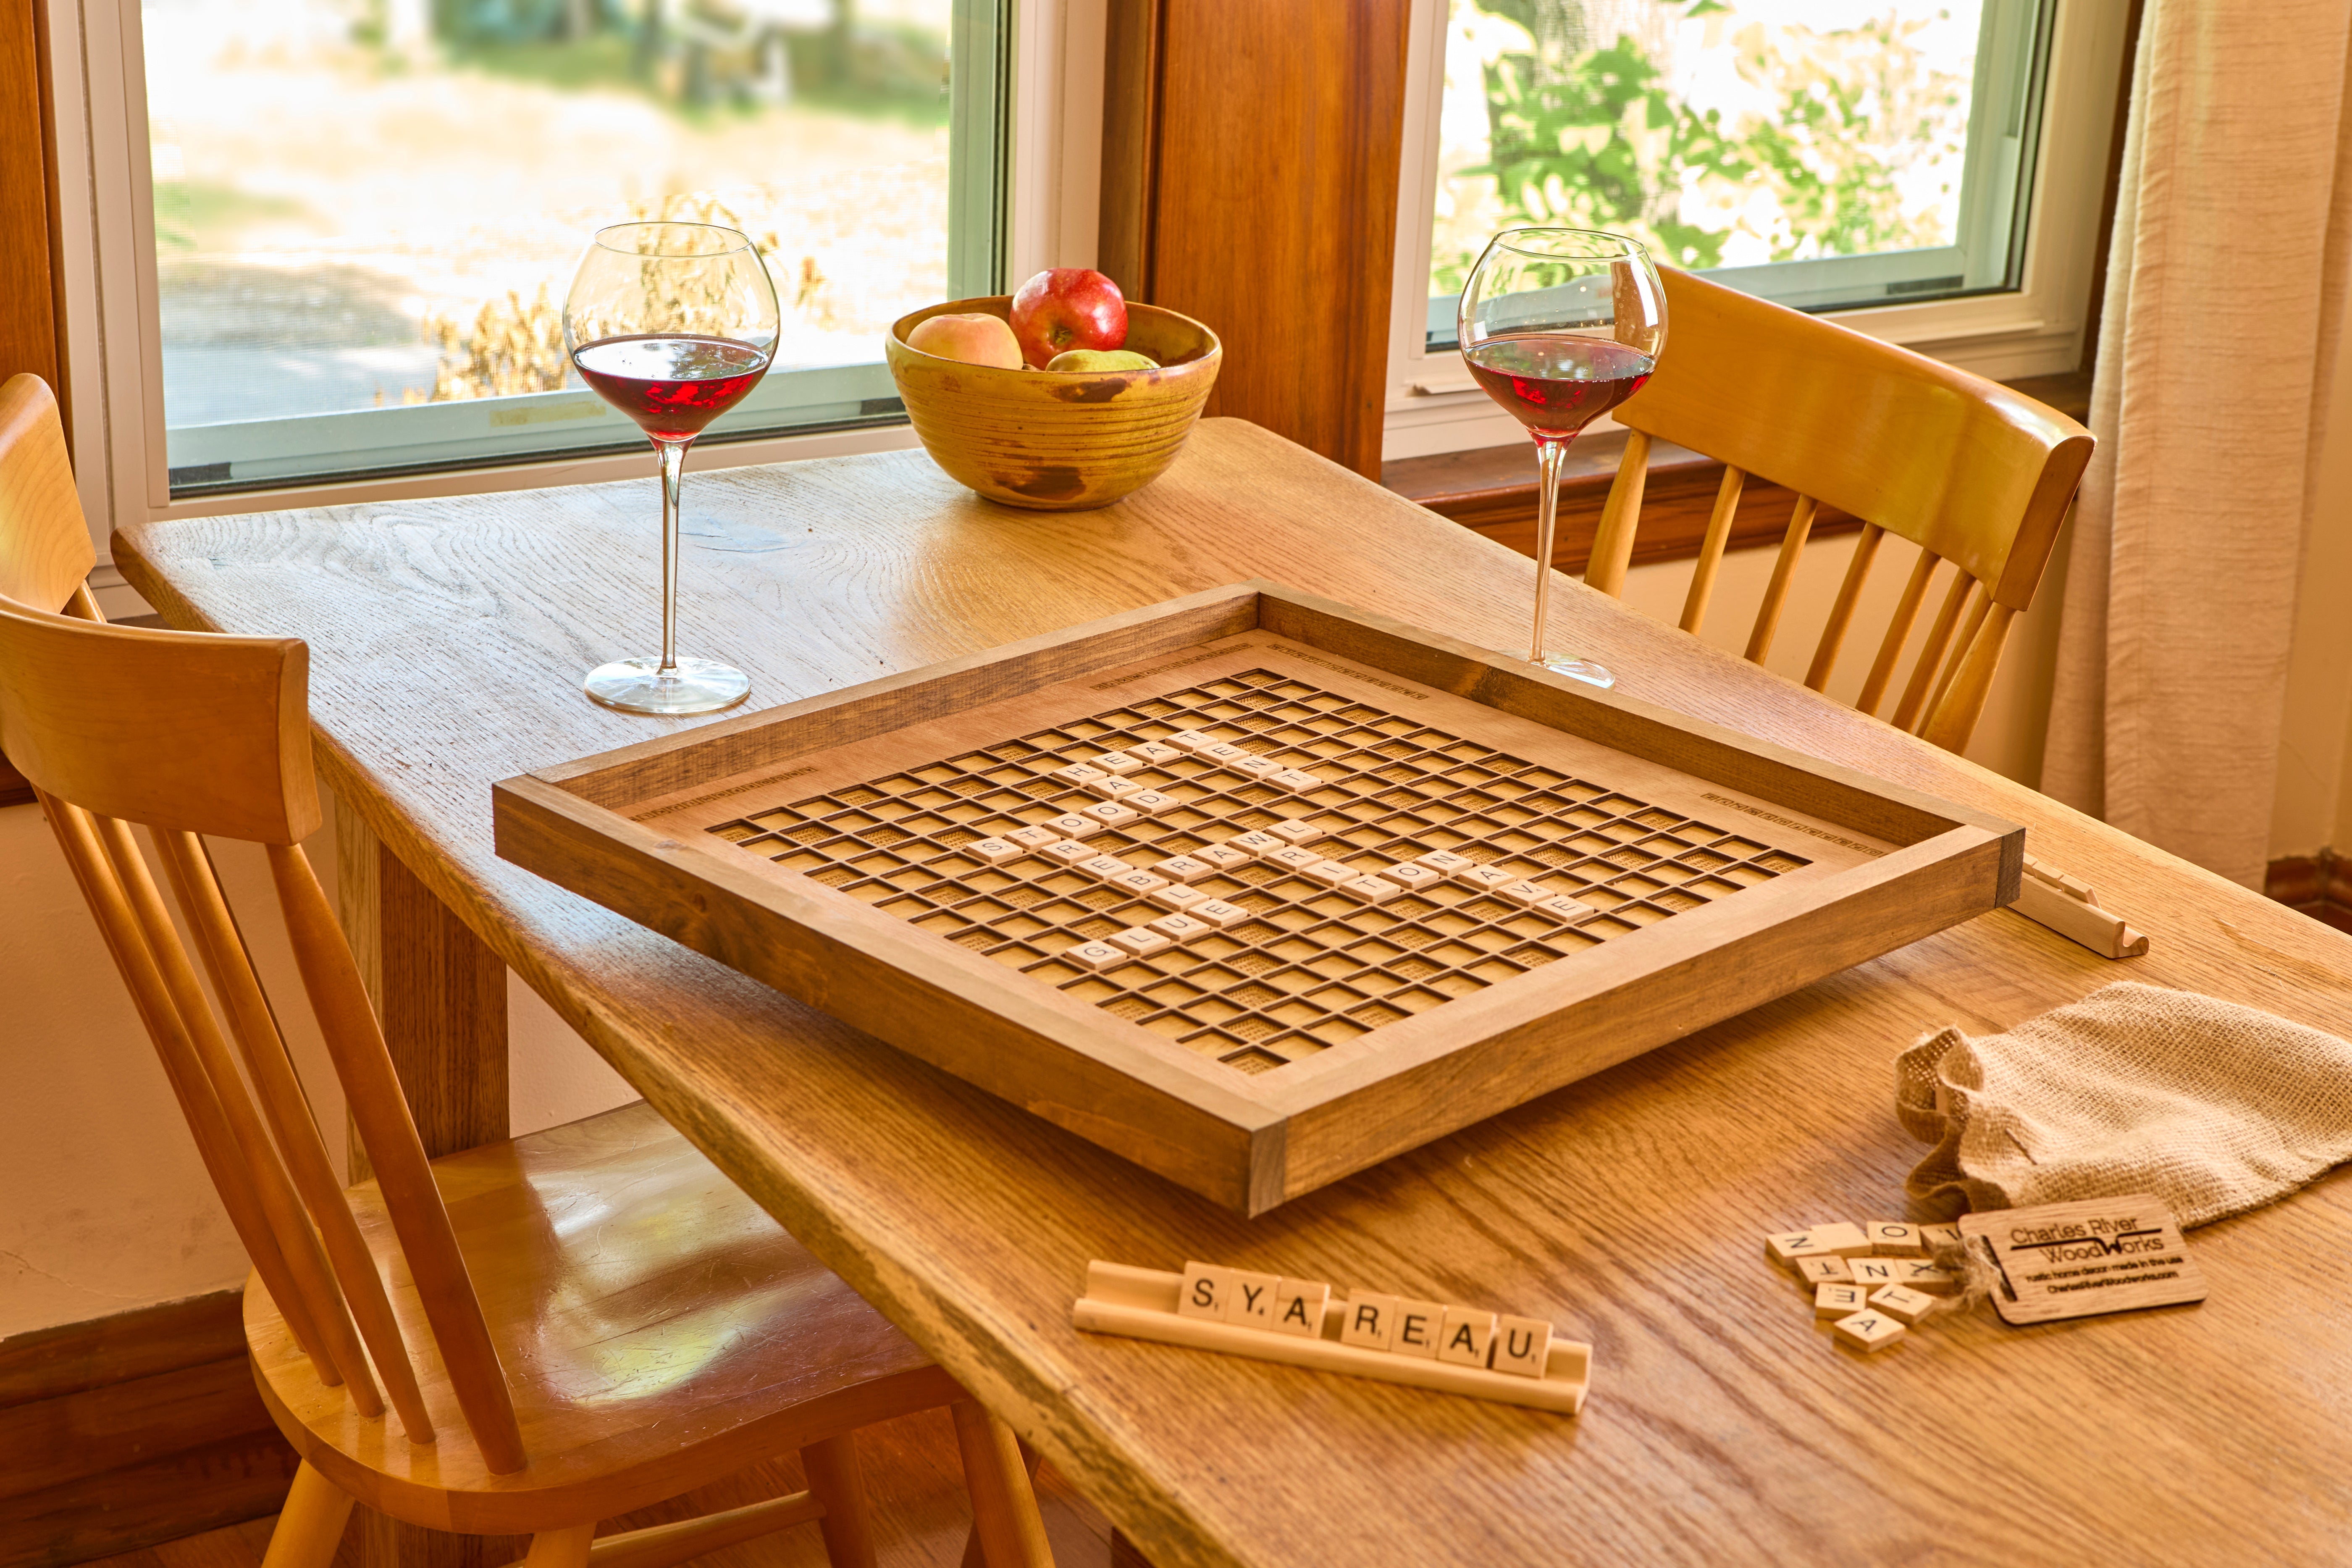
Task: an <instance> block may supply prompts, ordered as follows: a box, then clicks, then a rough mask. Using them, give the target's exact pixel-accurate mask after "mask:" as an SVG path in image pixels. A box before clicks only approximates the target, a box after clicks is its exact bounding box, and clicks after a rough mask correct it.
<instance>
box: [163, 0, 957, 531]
mask: <svg viewBox="0 0 2352 1568" xmlns="http://www.w3.org/2000/svg"><path fill="white" fill-rule="evenodd" d="M975 4H985V0H142V4H141V20H142V28H143V33H144V50H145V58H146V67H147V69H146V79H147V102H148V119H149V127H150V150H151V155H152V178H153V188H154V222H155V250H156V281H157V293H158V300H159V304H160V314H161V318H162V320H161V328H162V333H161V336H162V344H163V404H164V424H165V428H166V439H167V442H168V445H169V449H170V453H171V457H170V461H171V465H172V468H173V470H174V472H173V480H174V489H175V492H179V491H182V490H184V489H191V488H202V487H204V486H205V485H207V484H215V485H216V484H219V483H222V482H228V481H236V480H242V479H246V478H247V477H248V476H250V477H254V478H267V477H269V476H270V475H271V474H279V475H299V474H301V473H303V472H304V471H305V464H306V463H308V464H309V465H310V468H324V469H329V470H331V469H333V468H336V466H337V465H339V464H340V465H341V466H342V468H343V469H344V470H345V471H349V470H351V469H352V468H354V467H356V468H366V467H369V466H371V459H370V457H369V452H368V450H367V447H368V446H369V443H371V442H373V441H376V440H378V439H379V438H381V439H382V440H383V441H384V442H386V443H389V446H388V447H387V450H386V452H385V453H384V454H383V463H384V465H385V466H387V467H398V466H430V465H431V464H432V463H433V462H435V461H436V460H437V461H444V462H446V461H449V460H457V461H465V460H492V459H502V460H511V458H512V457H513V456H516V455H530V453H531V452H533V451H534V450H536V449H539V448H541V447H548V446H551V445H554V446H563V445H569V446H571V447H575V448H577V447H582V446H583V444H585V445H589V446H593V445H594V444H595V442H596V441H598V440H603V439H605V438H606V437H605V436H604V434H600V433H601V432H603V426H602V425H601V424H599V425H595V426H590V425H589V423H588V422H589V421H592V420H601V419H602V418H603V416H602V415H601V413H600V412H599V411H598V410H597V409H596V408H595V407H594V406H593V405H594V403H595V400H594V399H593V396H589V395H585V394H583V396H582V398H580V399H577V400H562V401H561V402H559V403H555V404H547V405H546V406H544V407H541V406H540V405H532V406H531V407H530V408H528V409H521V408H518V409H516V410H514V411H513V412H512V413H511V414H510V415H501V414H499V413H498V412H497V411H496V410H490V411H487V412H485V413H482V414H477V415H472V416H466V417H467V418H469V419H470V420H471V421H472V423H470V424H462V423H453V422H452V421H453V420H456V419H457V414H456V412H455V411H454V410H453V411H452V413H451V414H449V415H446V416H444V415H440V414H437V413H436V414H435V415H434V418H433V420H430V421H418V420H410V421H407V422H406V423H405V424H404V425H403V424H400V423H397V422H387V421H384V420H383V419H376V420H373V421H353V420H352V419H348V418H345V419H343V420H341V423H338V424H331V425H322V424H320V423H319V416H352V415H359V414H376V413H380V412H381V411H384V410H402V409H409V410H416V409H424V410H427V411H433V410H436V409H439V408H441V407H444V406H446V405H462V404H474V403H481V402H484V401H485V400H506V399H514V398H519V397H528V396H530V395H543V394H549V393H553V392H557V391H561V390H563V389H566V388H578V387H579V386H580V383H579V382H578V380H577V378H576V377H575V376H574V375H573V374H572V371H571V368H570V365H569V363H568V362H567V360H566V358H565V355H564V353H563V344H562V323H561V311H562V300H563V297H564V293H565V290H566V289H567V287H568V286H569V284H570V281H571V277H572V268H573V266H574V264H575V263H576V261H577V259H578V258H579V255H580V252H581V249H582V247H583V245H584V244H585V243H586V242H587V239H588V237H589V236H590V235H591V234H592V233H593V231H594V230H595V229H596V228H598V227H600V226H604V225H606V224H611V223H617V222H623V221H626V220H628V219H631V218H640V217H650V216H667V217H686V218H698V219H703V220H706V221H711V222H718V223H724V224H728V225H730V226H735V227H739V228H741V229H743V230H744V231H745V232H747V233H749V234H750V235H751V237H753V238H754V239H755V240H756V241H758V243H759V244H760V246H761V249H762V250H763V252H764V253H765V254H766V256H767V258H768V261H769V265H770V268H771V271H772V275H773V277H774V280H775V283H776V290H777V294H778V297H779V299H780V300H781V302H782V307H783V321H784V324H783V335H782V341H781V342H780V343H779V344H778V348H777V353H776V356H775V366H776V368H775V371H774V372H773V373H772V374H771V375H770V376H769V378H768V382H767V383H766V384H763V385H762V386H761V389H760V392H759V393H758V394H755V397H754V400H753V402H749V403H747V404H746V405H743V406H742V407H741V408H740V409H738V410H737V411H736V412H735V413H734V414H732V415H730V416H729V418H728V420H726V421H722V426H725V425H730V424H731V425H733V426H736V431H735V433H737V434H741V433H745V432H746V431H748V430H751V429H753V428H776V429H783V428H789V427H791V426H793V424H794V423H795V422H797V421H798V420H800V418H801V416H802V415H803V414H805V413H806V412H807V411H806V409H801V410H799V411H798V412H795V410H794V409H793V408H792V407H785V406H783V405H784V404H790V403H792V402H793V399H792V397H790V396H788V395H787V393H788V392H789V390H790V388H789V386H788V383H789V381H790V378H791V376H792V374H793V372H795V371H819V370H823V371H828V372H833V373H838V374H835V375H834V377H833V380H832V381H829V382H827V383H825V387H826V388H827V389H828V390H825V391H824V394H823V396H822V398H821V399H820V400H819V405H811V406H815V407H817V412H818V413H819V414H821V415H823V416H825V417H827V418H830V419H832V420H834V421H835V422H839V420H840V419H841V418H842V417H843V415H844V410H847V411H848V415H849V416H858V415H859V413H860V411H861V410H866V411H870V410H869V405H872V404H874V403H876V402H877V400H879V401H883V402H887V397H888V394H889V390H890V389H889V384H888V379H887V374H884V373H882V372H881V371H880V370H879V361H880V357H881V354H880V339H881V336H882V334H883V332H884V331H887V327H888V324H889V322H890V321H892V320H894V319H895V318H896V317H898V316H899V315H901V314H903V313H905V312H906V311H908V310H912V309H915V308H916V307H918V306H920V305H923V304H928V303H930V302H932V301H935V300H940V299H942V298H946V297H947V294H948V286H949V274H950V233H949V229H950V205H951V195H952V191H951V176H952V174H953V171H952V170H951V167H950V165H951V162H952V161H953V160H952V158H951V153H952V152H953V149H952V148H951V146H950V141H951V115H950V72H949V52H950V37H951V36H952V34H953V30H954V26H955V23H956V19H957V16H958V15H959V14H960V13H961V12H963V11H965V10H967V9H969V8H970V7H971V6H973V5H975ZM991 14H992V13H991ZM996 64H997V62H996V61H994V60H988V61H983V62H981V68H983V69H986V68H994V67H995V66H996ZM988 162H989V163H990V164H991V166H992V165H993V163H994V159H993V158H992V157H991V158H990V159H989V160H988ZM853 370H855V371H857V372H859V374H850V372H851V371H853ZM772 390H773V395H771V394H772ZM814 396H816V394H814V393H811V394H807V395H803V396H802V397H801V399H800V401H801V402H802V403H803V404H805V403H808V402H809V399H810V398H811V397H814ZM780 399H781V400H782V402H781V403H780V402H779V400H780ZM762 401H764V402H765V404H766V405H768V406H767V410H766V412H765V413H764V414H762V412H761V408H760V407H759V406H756V405H757V404H759V403H761V402H762ZM541 403H542V404H546V400H545V399H544V398H542V399H541ZM820 405H821V406H820ZM305 421H308V423H304V422H305ZM272 422H276V423H277V424H278V426H279V435H280V436H281V437H282V439H279V440H278V443H277V445H276V446H273V445H272V440H273V437H271V435H270V432H269V430H268V428H266V427H265V426H269V425H270V424H271V423H272ZM624 423H625V422H624ZM428 426H429V429H430V431H431V432H435V433H437V434H432V435H430V436H429V438H425V439H423V441H422V444H421V445H420V444H418V441H417V439H416V438H415V437H414V436H413V432H415V431H420V430H426V429H427V428H428ZM629 434H630V433H629V432H625V431H623V430H620V429H617V428H616V429H614V431H612V432H610V433H609V439H610V441H611V442H613V443H615V444H617V443H620V442H622V441H624V440H625V439H626V438H627V437H628V436H629ZM714 434H715V435H719V436H721V437H723V436H724V435H726V434H728V432H727V431H726V430H725V429H723V428H719V429H715V430H714ZM453 442H454V443H455V445H454V446H453V445H452V443H453ZM352 443H357V446H356V447H354V446H352ZM322 444H323V447H325V448H333V449H331V450H325V449H319V448H321V447H322ZM305 447H309V448H312V450H310V453H309V455H308V456H307V457H306V456H305V454H304V451H303V450H302V448H305ZM281 448H282V449H283V450H282V452H281V451H280V449H281ZM460 448H463V450H460ZM224 458H232V459H233V460H223V459H224Z"/></svg>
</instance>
